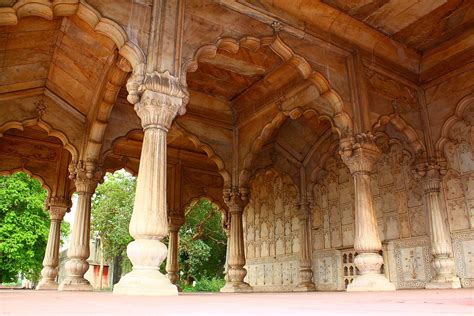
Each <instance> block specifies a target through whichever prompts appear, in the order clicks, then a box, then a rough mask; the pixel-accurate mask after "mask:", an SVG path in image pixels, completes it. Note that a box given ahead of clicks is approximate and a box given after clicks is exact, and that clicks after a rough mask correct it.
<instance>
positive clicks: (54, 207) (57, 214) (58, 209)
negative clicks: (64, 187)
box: [48, 196, 72, 220]
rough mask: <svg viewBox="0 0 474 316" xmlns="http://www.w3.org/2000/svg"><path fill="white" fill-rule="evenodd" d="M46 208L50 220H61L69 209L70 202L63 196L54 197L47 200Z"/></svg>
mask: <svg viewBox="0 0 474 316" xmlns="http://www.w3.org/2000/svg"><path fill="white" fill-rule="evenodd" d="M48 206H49V216H50V218H51V220H62V219H63V218H64V214H66V213H67V212H68V210H69V209H70V208H71V206H72V202H71V199H69V198H66V197H64V196H55V197H52V198H51V199H50V200H49V202H48Z"/></svg>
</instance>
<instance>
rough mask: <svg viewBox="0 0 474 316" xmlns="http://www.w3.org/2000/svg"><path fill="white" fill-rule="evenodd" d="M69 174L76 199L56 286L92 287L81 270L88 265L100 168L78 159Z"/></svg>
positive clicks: (82, 289) (80, 289)
mask: <svg viewBox="0 0 474 316" xmlns="http://www.w3.org/2000/svg"><path fill="white" fill-rule="evenodd" d="M70 177H71V178H72V179H74V182H75V185H76V192H77V195H78V199H77V207H76V214H75V217H74V223H73V225H72V234H71V241H70V243H69V248H68V252H67V256H68V261H67V263H66V274H67V276H66V279H64V281H63V282H62V283H61V284H60V285H59V290H60V291H92V285H91V284H90V283H89V281H87V280H86V279H85V278H84V274H85V273H86V272H87V270H88V268H89V263H88V262H87V258H89V254H90V249H89V242H90V221H91V199H92V195H93V194H94V192H95V189H96V187H97V184H98V183H99V181H100V180H101V178H102V172H101V170H100V169H99V168H98V167H97V165H96V164H95V163H92V162H83V161H80V162H79V163H78V164H77V165H76V166H74V165H71V168H70Z"/></svg>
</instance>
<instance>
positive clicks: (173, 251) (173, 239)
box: [166, 217, 184, 292]
mask: <svg viewBox="0 0 474 316" xmlns="http://www.w3.org/2000/svg"><path fill="white" fill-rule="evenodd" d="M183 224H184V218H171V217H170V218H168V231H169V236H168V258H167V260H166V272H167V273H166V276H167V277H168V279H169V280H170V282H171V283H173V284H174V285H176V283H177V282H178V280H179V274H178V272H179V264H178V253H179V236H178V234H179V229H180V228H181V226H182V225H183ZM176 286H177V288H178V291H179V292H181V288H180V287H179V286H178V285H176Z"/></svg>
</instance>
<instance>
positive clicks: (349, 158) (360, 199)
mask: <svg viewBox="0 0 474 316" xmlns="http://www.w3.org/2000/svg"><path fill="white" fill-rule="evenodd" d="M340 154H341V157H342V160H343V161H344V163H345V164H346V165H347V166H348V168H349V170H350V172H351V174H352V176H353V178H354V185H355V236H354V249H355V251H357V252H358V253H359V254H358V255H357V257H356V258H355V260H354V263H355V264H356V266H357V268H358V269H359V273H360V275H358V276H357V277H356V278H355V279H354V281H353V282H352V283H351V284H349V286H348V287H347V291H349V292H350V291H393V290H395V285H394V284H392V283H390V281H389V280H388V279H387V278H386V277H385V276H384V275H383V274H382V273H381V266H382V264H383V258H382V256H381V255H380V254H379V251H380V250H382V243H381V242H380V237H379V234H378V229H377V221H376V218H375V213H374V206H373V201H372V192H371V187H370V174H371V173H372V171H373V168H374V166H375V163H376V162H377V160H378V159H379V157H380V150H379V148H378V147H377V145H376V144H375V142H374V137H373V135H371V134H364V133H361V134H358V135H357V136H356V142H355V144H353V146H352V148H348V149H345V150H342V151H341V153H340Z"/></svg>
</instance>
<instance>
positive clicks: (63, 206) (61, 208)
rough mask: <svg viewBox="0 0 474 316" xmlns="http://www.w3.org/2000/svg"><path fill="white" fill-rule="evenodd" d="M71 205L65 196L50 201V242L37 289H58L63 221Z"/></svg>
mask: <svg viewBox="0 0 474 316" xmlns="http://www.w3.org/2000/svg"><path fill="white" fill-rule="evenodd" d="M70 207H71V201H70V200H68V199H66V198H64V197H53V198H51V199H50V201H49V216H50V218H51V224H50V226H49V236H48V244H47V246H46V252H45V254H44V260H43V270H41V281H40V282H39V283H38V286H37V287H36V289H37V290H57V289H58V283H57V282H56V277H57V276H58V265H59V241H60V237H61V222H62V220H63V218H64V214H66V212H67V210H68V209H69V208H70Z"/></svg>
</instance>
